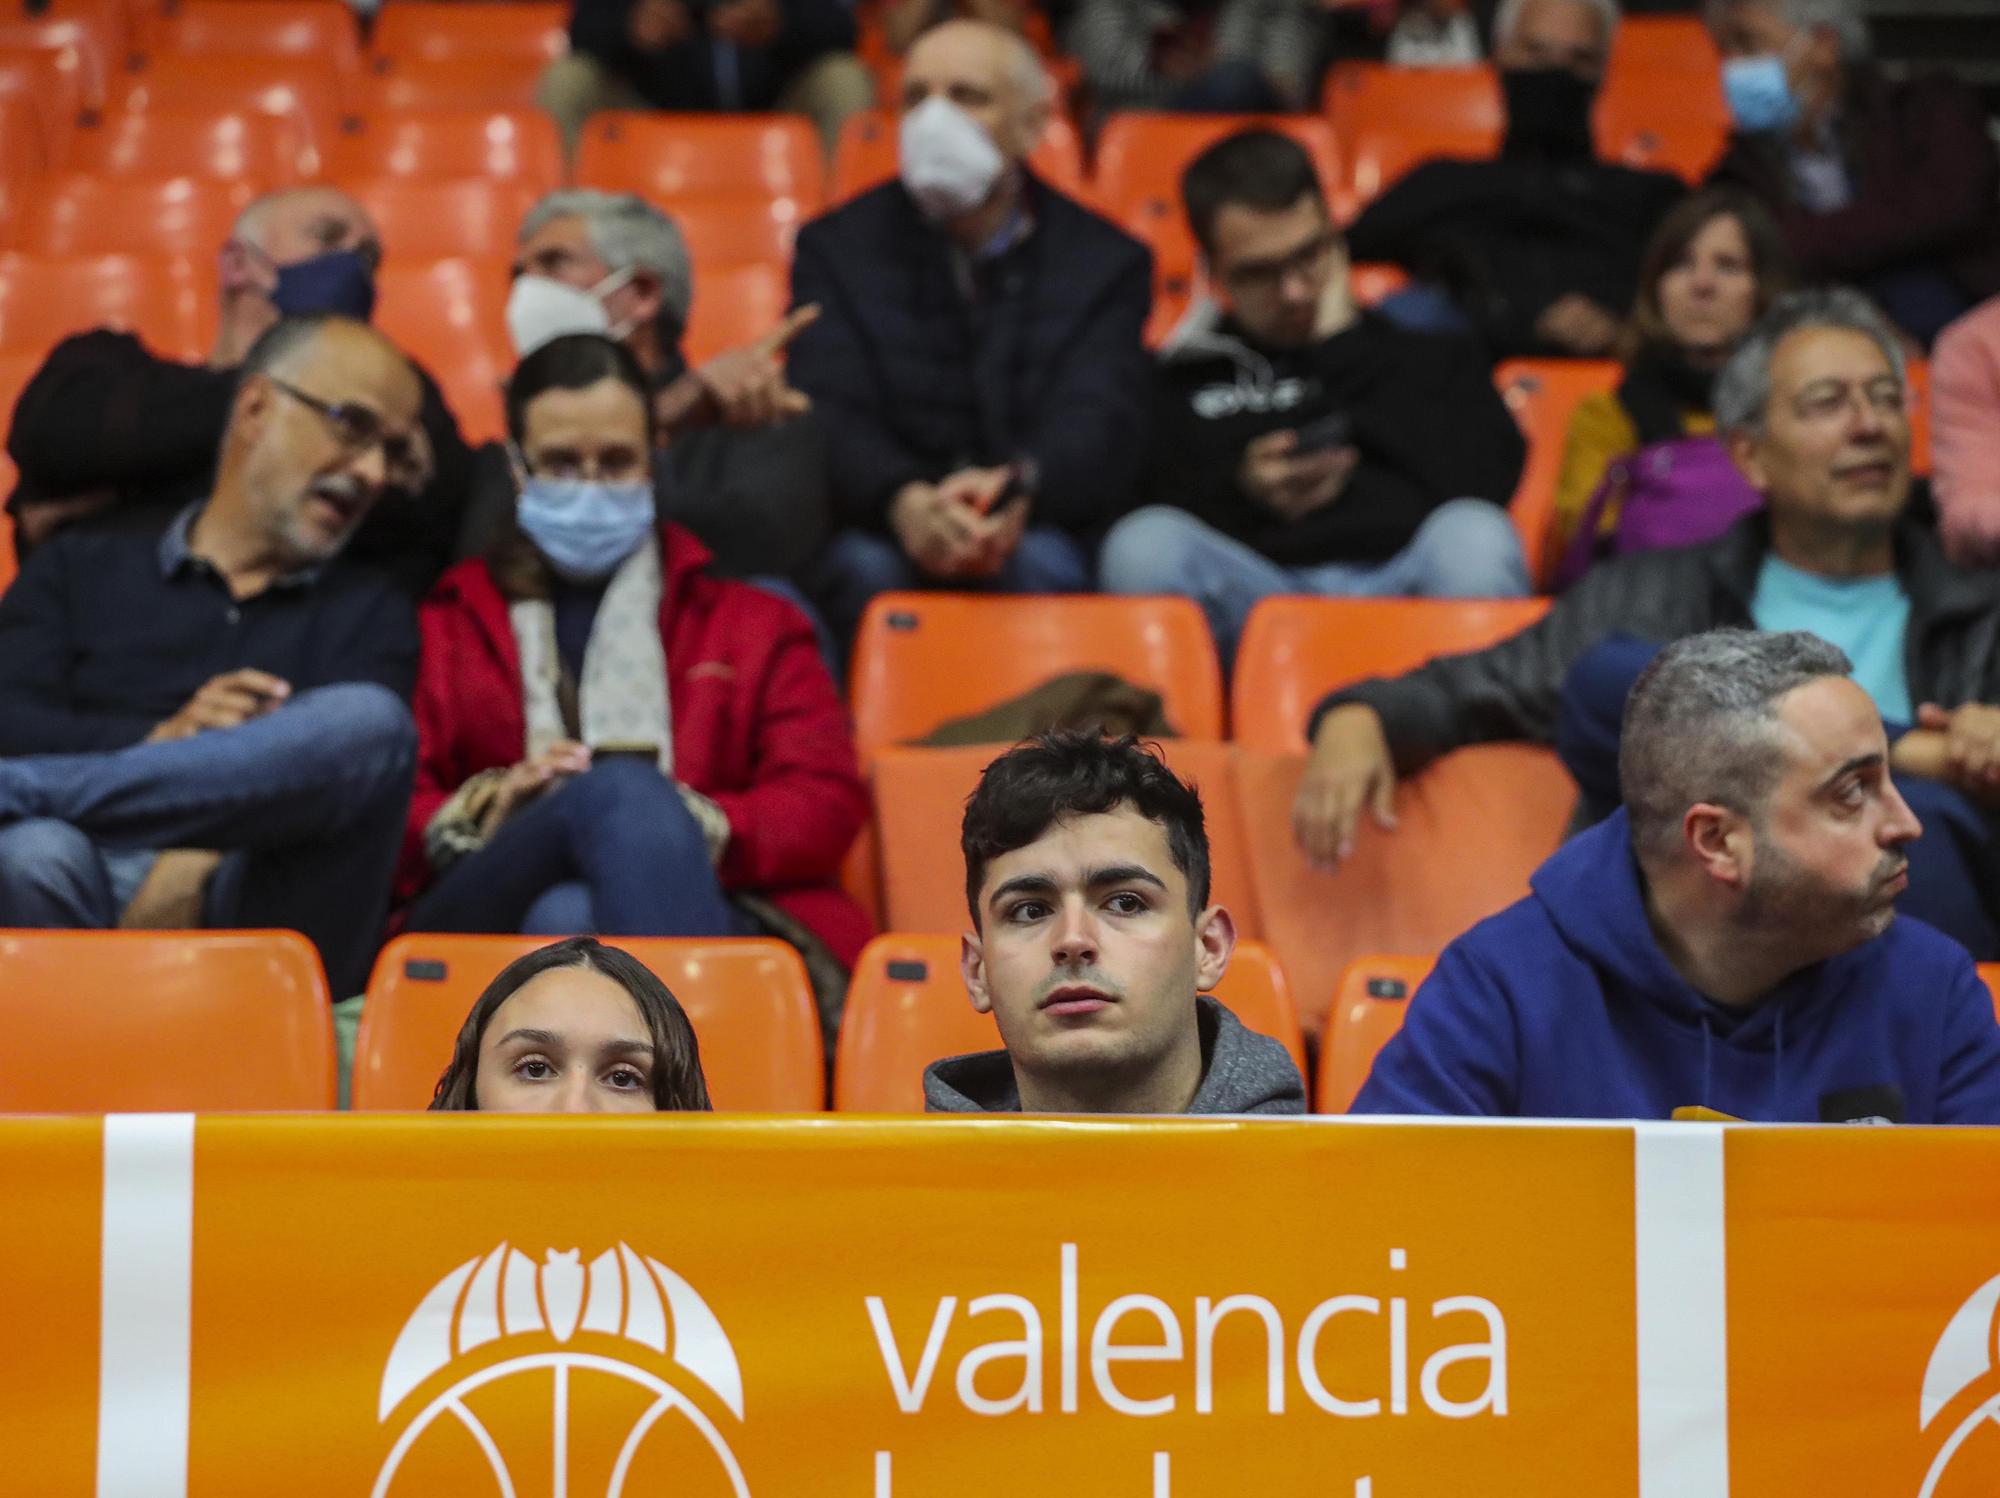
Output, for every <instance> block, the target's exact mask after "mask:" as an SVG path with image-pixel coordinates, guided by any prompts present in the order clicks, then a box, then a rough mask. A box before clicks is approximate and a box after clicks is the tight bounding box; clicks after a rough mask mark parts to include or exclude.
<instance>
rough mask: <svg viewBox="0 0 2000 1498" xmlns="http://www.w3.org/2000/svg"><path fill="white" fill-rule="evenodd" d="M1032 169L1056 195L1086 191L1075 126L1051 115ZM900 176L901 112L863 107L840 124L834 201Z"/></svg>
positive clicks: (1032, 158) (1030, 160)
mask: <svg viewBox="0 0 2000 1498" xmlns="http://www.w3.org/2000/svg"><path fill="white" fill-rule="evenodd" d="M1028 165H1029V166H1030V167H1031V168H1032V169H1033V170H1034V172H1035V173H1036V175H1037V176H1039V177H1040V178H1041V179H1042V180H1043V181H1044V182H1046V183H1048V185H1049V186H1051V187H1053V188H1054V189H1055V190H1056V191H1057V192H1062V193H1067V194H1069V196H1071V197H1073V198H1075V197H1081V196H1083V194H1084V192H1085V184H1084V170H1083V145H1082V142H1081V141H1079V140H1078V139H1077V134H1076V126H1074V125H1072V124H1071V123H1070V122H1069V120H1068V118H1067V117H1066V116H1064V115H1061V114H1054V115H1051V116H1050V117H1049V126H1048V129H1046V130H1044V131H1043V132H1042V138H1041V140H1040V141H1039V142H1037V143H1036V145H1035V149H1034V150H1033V151H1032V152H1030V153H1029V156H1028ZM895 175H896V114H895V111H894V110H890V109H864V110H862V111H861V112H860V113H858V114H853V115H849V116H848V118H847V122H846V123H845V124H844V125H842V126H841V129H840V140H839V141H838V143H836V145H835V146H834V152H833V201H834V202H836V203H844V202H846V201H847V199H849V198H852V197H857V196H859V195H860V194H862V193H864V192H866V191H868V189H869V188H871V187H879V186H881V185H882V184H883V183H884V182H887V181H888V180H889V179H890V178H892V177H894V176H895Z"/></svg>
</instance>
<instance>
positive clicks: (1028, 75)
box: [910, 16, 1056, 107]
mask: <svg viewBox="0 0 2000 1498" xmlns="http://www.w3.org/2000/svg"><path fill="white" fill-rule="evenodd" d="M947 26H950V27H956V28H964V27H972V28H975V29H977V30H979V31H983V32H987V33H990V34H991V36H992V38H993V40H994V42H995V43H996V44H997V45H999V46H1001V47H1003V48H1005V49H1006V52H1007V64H1006V68H1005V70H1004V71H1005V73H1006V77H1007V81H1008V83H1010V84H1011V85H1012V86H1013V88H1014V91H1015V92H1016V93H1017V94H1019V95H1020V98H1021V102H1022V103H1024V104H1030V105H1040V106H1044V107H1046V106H1047V105H1050V104H1053V103H1054V102H1055V97H1056V81H1055V79H1054V78H1053V77H1051V76H1050V74H1049V70H1048V68H1047V66H1046V65H1045V64H1044V63H1043V62H1042V56H1041V54H1040V53H1039V52H1037V51H1036V50H1035V48H1034V44H1033V43H1032V42H1030V41H1029V40H1028V39H1027V38H1026V37H1024V36H1022V35H1021V33H1020V32H1018V31H1010V30H1009V29H1008V28H1006V27H1005V26H996V25H995V24H994V23H993V22H991V21H975V20H972V19H971V18H969V17H965V16H946V17H945V18H944V19H943V20H940V21H935V22H933V23H932V24H931V25H929V26H926V27H925V28H924V29H923V30H922V31H920V32H918V33H917V37H916V41H922V40H923V39H924V38H925V37H927V36H929V35H930V34H931V33H932V32H933V31H940V30H942V29H944V28H945V27H947ZM916 41H913V42H912V43H911V44H910V47H911V50H912V51H914V50H915V49H916Z"/></svg>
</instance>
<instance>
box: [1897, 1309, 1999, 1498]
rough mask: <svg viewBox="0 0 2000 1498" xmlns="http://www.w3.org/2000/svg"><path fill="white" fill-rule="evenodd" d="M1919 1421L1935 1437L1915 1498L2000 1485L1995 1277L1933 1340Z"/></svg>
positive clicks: (1963, 1496) (1952, 1497) (1964, 1497)
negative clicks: (1922, 1483) (1934, 1443)
mask: <svg viewBox="0 0 2000 1498" xmlns="http://www.w3.org/2000/svg"><path fill="white" fill-rule="evenodd" d="M1917 1423H1918V1425H1919V1426H1920V1427H1921V1428H1922V1429H1923V1430H1925V1431H1926V1432H1929V1433H1930V1434H1931V1435H1933V1436H1934V1437H1935V1438H1936V1439H1937V1443H1938V1444H1937V1445H1936V1446H1935V1448H1934V1450H1935V1455H1934V1456H1933V1457H1932V1458H1931V1463H1930V1470H1929V1471H1928V1472H1926V1473H1925V1474H1924V1485H1923V1487H1922V1488H1920V1489H1919V1490H1918V1495H1917V1498H1972V1495H1975V1494H1976V1495H1981V1498H1984V1495H1986V1494H1990V1493H1993V1492H1995V1491H1996V1490H2000V1275H1996V1276H1995V1277H1994V1278H1992V1279H1990V1280H1988V1281H1987V1282H1986V1283H1985V1284H1983V1285H1981V1286H1980V1287H1979V1288H1978V1289H1977V1290H1975V1291H1973V1292H1972V1295H1971V1298H1970V1299H1968V1300H1967V1301H1966V1302H1965V1304H1964V1305H1962V1306H1960V1307H1959V1308H1958V1310H1957V1312H1956V1313H1955V1314H1954V1315H1953V1316H1952V1318H1951V1321H1950V1322H1949V1323H1948V1324H1947V1325H1946V1326H1945V1329H1944V1335H1943V1336H1941V1337H1939V1338H1938V1343H1937V1347H1936V1348H1935V1349H1934V1350H1933V1351H1932V1353H1931V1360H1930V1365H1929V1367H1927V1368H1926V1369H1925V1370H1924V1388H1923V1397H1922V1401H1921V1404H1920V1405H1919V1408H1918V1412H1917Z"/></svg>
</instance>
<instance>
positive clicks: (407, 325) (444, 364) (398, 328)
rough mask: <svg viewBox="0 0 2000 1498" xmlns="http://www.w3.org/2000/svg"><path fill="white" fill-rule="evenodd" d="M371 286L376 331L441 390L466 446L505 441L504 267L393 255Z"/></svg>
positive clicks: (508, 365)
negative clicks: (375, 293) (375, 298)
mask: <svg viewBox="0 0 2000 1498" xmlns="http://www.w3.org/2000/svg"><path fill="white" fill-rule="evenodd" d="M376 286H377V289H378V291H379V293H380V301H379V305H378V306H377V307H376V309H375V326H376V327H378V328H380V329H381V330H382V332H383V333H384V334H385V335H386V336H387V337H388V338H389V340H390V341H391V342H393V343H394V344H395V345H396V347H398V348H399V349H401V350H403V352H404V353H406V354H408V355H409V356H410V357H411V358H413V359H415V360H416V361H417V362H418V363H419V364H421V365H423V366H424V368H425V369H427V370H429V371H430V374H431V376H432V378H434V379H435V380H436V381H437V382H438V384H439V385H440V386H442V387H443V389H444V394H445V400H446V402H447V403H448V404H449V405H450V406H451V410H452V414H453V415H454V416H456V417H457V418H458V427H459V431H460V432H461V433H463V434H464V436H465V440H466V441H468V442H471V443H474V444H477V443H480V442H483V441H492V440H496V439H497V438H499V437H501V436H502V435H504V431H505V425H506V423H505V418H504V415H503V407H502V400H501V387H502V385H503V384H504V383H505V381H506V379H507V376H508V375H509V374H510V373H511V372H512V370H513V367H514V356H513V352H512V349H511V347H510V346H509V344H508V342H507V326H506V322H505V319H504V316H503V310H504V308H505V307H506V302H507V264H506V262H505V261H504V260H496V259H486V260H469V259H445V260H432V261H424V260H409V259H405V258H403V257H402V255H401V254H400V253H396V252H392V253H391V255H390V258H389V260H388V261H387V262H386V263H385V264H384V265H383V267H382V269H381V272H380V273H379V274H378V276H377V277H376Z"/></svg>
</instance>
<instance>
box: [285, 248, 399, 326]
mask: <svg viewBox="0 0 2000 1498" xmlns="http://www.w3.org/2000/svg"><path fill="white" fill-rule="evenodd" d="M271 305H272V306H274V307H276V308H277V309H278V312H279V314H280V315H282V316H284V317H304V316H307V315H309V314H312V313H315V312H332V313H336V314H338V315H339V316H341V317H351V318H354V319H355V320H356V321H357V322H366V321H368V318H369V314H371V313H372V312H374V310H375V271H374V268H373V267H372V266H370V265H369V263H368V261H367V259H366V257H364V256H363V255H362V254H361V253H360V252H359V251H358V250H329V251H327V252H326V253H325V254H324V255H315V256H313V257H312V259H310V260H300V261H297V262H296V263H294V264H292V265H281V266H279V267H278V284H277V285H276V286H274V287H272V288H271Z"/></svg>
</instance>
